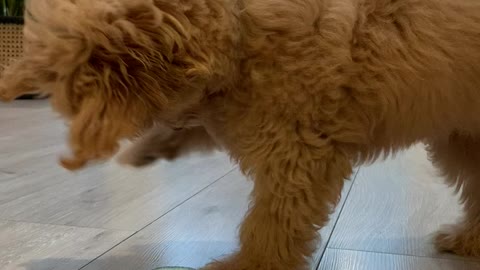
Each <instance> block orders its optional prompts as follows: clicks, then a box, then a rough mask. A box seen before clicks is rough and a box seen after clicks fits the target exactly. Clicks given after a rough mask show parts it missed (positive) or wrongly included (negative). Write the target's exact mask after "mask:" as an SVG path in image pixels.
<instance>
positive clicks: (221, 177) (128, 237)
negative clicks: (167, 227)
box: [78, 166, 237, 270]
mask: <svg viewBox="0 0 480 270" xmlns="http://www.w3.org/2000/svg"><path fill="white" fill-rule="evenodd" d="M236 169H237V166H235V167H233V169H231V170H229V171H227V172H226V173H225V174H224V175H222V176H220V177H219V178H217V179H216V180H215V181H213V182H212V183H210V184H208V185H207V186H205V187H204V188H202V189H200V190H199V191H197V192H196V193H194V194H193V195H192V196H190V197H188V198H186V199H185V200H183V201H181V202H180V203H179V204H177V205H176V206H174V207H172V208H171V209H170V210H168V211H167V212H165V213H163V214H162V215H160V216H159V217H158V218H156V219H154V220H153V221H151V222H150V223H148V224H147V225H145V226H143V227H142V228H140V229H138V230H137V231H136V232H134V233H132V234H131V235H129V236H127V237H126V238H125V239H123V240H121V241H120V242H118V243H117V244H115V245H113V246H112V247H111V248H109V249H107V250H106V251H105V252H103V253H101V254H100V255H98V256H97V257H95V258H94V259H92V260H91V261H89V262H88V263H86V264H85V265H84V266H82V267H80V268H78V270H82V269H84V268H85V267H87V266H88V265H90V264H92V263H93V262H95V261H96V260H98V259H99V258H100V257H102V256H104V255H105V254H107V253H108V252H110V251H111V250H113V249H114V248H116V247H118V246H119V245H121V244H123V243H125V242H126V241H127V240H129V239H130V238H132V237H133V236H135V235H136V234H137V233H139V232H141V231H142V230H144V229H145V228H147V227H148V226H150V225H152V224H153V223H154V222H156V221H158V220H159V219H161V218H162V217H164V216H166V215H168V214H169V213H170V212H172V211H173V210H175V209H177V208H178V207H180V206H182V205H183V204H185V203H186V202H188V201H190V200H191V199H192V198H193V197H195V196H197V195H198V194H200V193H202V192H203V191H205V190H206V189H208V188H210V187H211V186H213V185H214V184H216V183H218V182H219V181H220V180H222V179H223V178H225V177H226V176H227V175H229V174H231V173H232V172H233V171H235V170H236Z"/></svg>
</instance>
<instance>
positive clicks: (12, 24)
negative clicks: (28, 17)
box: [0, 17, 23, 73]
mask: <svg viewBox="0 0 480 270" xmlns="http://www.w3.org/2000/svg"><path fill="white" fill-rule="evenodd" d="M22 54H23V18H22V17H0V73H1V72H2V71H3V70H4V67H5V66H8V65H9V64H10V63H12V61H15V59H18V58H19V57H21V56H22Z"/></svg>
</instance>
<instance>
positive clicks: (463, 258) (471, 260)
mask: <svg viewBox="0 0 480 270" xmlns="http://www.w3.org/2000/svg"><path fill="white" fill-rule="evenodd" d="M326 249H329V250H337V251H350V252H357V253H368V254H379V255H391V256H398V257H411V258H419V259H435V260H447V261H458V262H474V263H478V262H480V260H479V259H472V258H468V257H459V256H455V257H453V255H452V257H440V256H428V255H412V254H402V253H395V252H393V253H390V252H385V251H371V250H362V249H348V248H332V247H329V248H326ZM447 254H448V253H447Z"/></svg>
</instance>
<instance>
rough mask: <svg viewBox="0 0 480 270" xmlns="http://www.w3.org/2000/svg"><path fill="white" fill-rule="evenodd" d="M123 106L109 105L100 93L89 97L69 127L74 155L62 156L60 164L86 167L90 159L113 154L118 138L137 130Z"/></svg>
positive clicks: (72, 167) (76, 167)
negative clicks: (121, 107)
mask: <svg viewBox="0 0 480 270" xmlns="http://www.w3.org/2000/svg"><path fill="white" fill-rule="evenodd" d="M119 109H120V107H119V106H116V105H115V104H108V106H107V102H105V101H104V100H103V98H102V97H100V96H88V97H86V98H85V99H84V100H83V101H82V104H81V106H80V110H79V112H78V114H77V115H75V116H74V117H73V119H72V122H71V126H70V135H69V136H70V138H69V144H70V148H71V150H72V152H73V157H72V158H62V159H61V164H62V166H63V167H65V168H67V169H69V170H77V169H80V168H82V167H84V166H85V165H86V164H87V162H88V161H90V160H102V159H107V158H110V157H111V156H113V155H114V154H115V153H116V152H117V150H118V141H119V140H120V139H121V138H123V137H125V136H128V135H131V133H132V132H135V131H134V128H133V126H132V125H129V124H128V122H126V121H127V118H126V117H124V114H125V113H124V112H122V111H119Z"/></svg>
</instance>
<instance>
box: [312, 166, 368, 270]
mask: <svg viewBox="0 0 480 270" xmlns="http://www.w3.org/2000/svg"><path fill="white" fill-rule="evenodd" d="M359 172H360V168H358V169H357V171H356V172H355V175H354V176H353V179H352V184H351V185H350V188H349V189H348V191H347V194H346V195H345V200H344V201H343V204H342V205H341V206H339V207H340V212H339V213H338V216H337V219H336V220H335V223H334V225H333V228H332V231H331V232H330V234H329V235H328V239H326V243H325V249H324V250H323V251H322V254H321V255H320V259H319V260H318V262H317V263H316V265H315V268H314V269H318V268H319V267H320V263H321V262H322V260H323V256H324V255H325V252H326V251H327V249H328V244H329V243H330V240H331V238H332V235H333V232H334V231H335V228H336V227H337V223H338V221H339V220H340V216H341V215H342V212H343V209H344V207H345V205H346V204H347V200H348V197H349V196H350V192H352V189H353V186H354V184H355V180H357V176H358V173H359Z"/></svg>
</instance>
